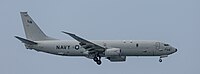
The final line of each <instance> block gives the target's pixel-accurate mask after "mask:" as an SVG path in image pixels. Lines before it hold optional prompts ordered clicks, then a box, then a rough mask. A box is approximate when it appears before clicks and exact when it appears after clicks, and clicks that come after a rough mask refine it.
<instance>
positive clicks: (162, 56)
mask: <svg viewBox="0 0 200 74" xmlns="http://www.w3.org/2000/svg"><path fill="white" fill-rule="evenodd" d="M167 56H168V55H161V56H160V59H159V62H162V58H165V57H167Z"/></svg>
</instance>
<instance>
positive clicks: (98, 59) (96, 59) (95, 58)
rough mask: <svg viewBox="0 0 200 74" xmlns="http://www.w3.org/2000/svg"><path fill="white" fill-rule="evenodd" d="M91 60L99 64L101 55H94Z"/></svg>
mask: <svg viewBox="0 0 200 74" xmlns="http://www.w3.org/2000/svg"><path fill="white" fill-rule="evenodd" d="M93 60H94V61H95V62H96V63H97V64H98V65H101V56H99V55H96V56H95V57H94V58H93Z"/></svg>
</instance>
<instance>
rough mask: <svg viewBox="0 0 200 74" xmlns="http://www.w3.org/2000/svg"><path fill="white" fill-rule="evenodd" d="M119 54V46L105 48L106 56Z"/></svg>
mask: <svg viewBox="0 0 200 74" xmlns="http://www.w3.org/2000/svg"><path fill="white" fill-rule="evenodd" d="M120 55H121V49H119V48H111V49H106V51H105V56H106V57H111V56H120Z"/></svg>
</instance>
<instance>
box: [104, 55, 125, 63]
mask: <svg viewBox="0 0 200 74" xmlns="http://www.w3.org/2000/svg"><path fill="white" fill-rule="evenodd" d="M107 59H108V60H110V61H111V62H122V61H126V56H113V57H107Z"/></svg>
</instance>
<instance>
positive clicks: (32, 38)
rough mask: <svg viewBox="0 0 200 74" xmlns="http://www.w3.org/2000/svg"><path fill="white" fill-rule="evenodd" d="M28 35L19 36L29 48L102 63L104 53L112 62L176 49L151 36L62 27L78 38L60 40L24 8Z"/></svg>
mask: <svg viewBox="0 0 200 74" xmlns="http://www.w3.org/2000/svg"><path fill="white" fill-rule="evenodd" d="M20 14H21V18H22V22H23V26H24V31H25V35H26V38H22V37H19V36H15V37H16V38H17V39H19V40H20V41H21V42H22V43H24V45H25V47H26V48H27V49H34V50H36V51H41V52H46V53H50V54H55V55H61V56H84V57H87V58H89V59H92V60H94V61H95V62H96V63H97V64H98V65H100V64H101V63H102V62H101V57H105V58H106V59H108V60H110V61H111V62H123V61H126V56H159V57H160V59H159V62H162V59H161V58H164V57H167V56H168V55H170V54H172V53H175V52H176V51H177V49H176V48H174V47H172V46H170V45H169V44H166V43H162V42H159V41H150V40H148V41H147V40H86V39H84V38H82V37H79V36H77V35H75V34H73V33H69V32H65V31H62V32H63V33H65V34H67V35H69V36H71V37H72V38H73V39H75V40H59V39H55V38H52V37H48V36H47V35H45V34H44V32H42V30H41V29H40V28H39V27H38V25H37V24H36V23H35V22H34V21H33V19H31V17H30V16H29V15H28V14H27V12H20Z"/></svg>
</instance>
